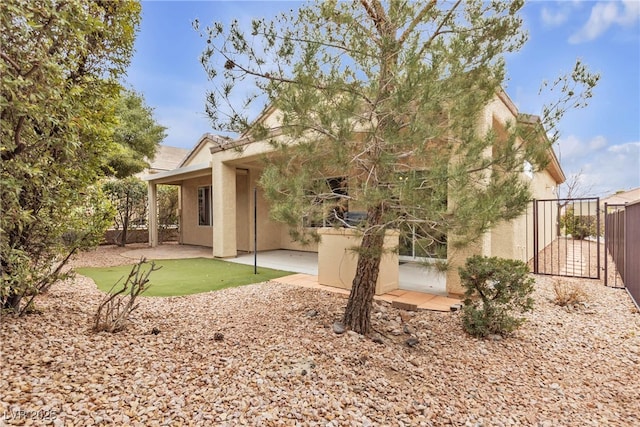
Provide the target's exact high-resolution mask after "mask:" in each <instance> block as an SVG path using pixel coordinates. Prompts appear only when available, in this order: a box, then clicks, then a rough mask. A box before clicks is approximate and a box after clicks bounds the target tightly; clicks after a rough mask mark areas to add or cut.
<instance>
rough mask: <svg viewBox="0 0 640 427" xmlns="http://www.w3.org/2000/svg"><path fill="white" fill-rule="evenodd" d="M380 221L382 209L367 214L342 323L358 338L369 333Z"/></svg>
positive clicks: (379, 252) (379, 248)
mask: <svg viewBox="0 0 640 427" xmlns="http://www.w3.org/2000/svg"><path fill="white" fill-rule="evenodd" d="M381 218H382V206H376V207H374V208H371V209H369V211H368V212H367V223H368V226H369V227H368V229H367V231H366V232H365V233H364V236H363V237H362V243H361V244H360V253H359V255H358V265H357V267H356V275H355V277H354V278H353V283H352V285H351V293H350V294H349V301H348V302H347V307H346V308H345V311H344V317H343V320H342V323H343V324H344V326H345V327H347V328H349V329H351V330H352V331H354V332H357V333H359V334H362V335H366V334H368V333H369V332H371V307H372V305H373V296H374V294H375V290H376V282H377V281H378V272H379V271H380V260H381V258H382V253H383V245H384V229H383V228H382V227H378V226H379V225H380V222H381Z"/></svg>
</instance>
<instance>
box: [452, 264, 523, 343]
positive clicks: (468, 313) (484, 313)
mask: <svg viewBox="0 0 640 427" xmlns="http://www.w3.org/2000/svg"><path fill="white" fill-rule="evenodd" d="M459 272H460V278H461V280H462V285H463V286H464V287H465V293H464V296H465V300H464V307H463V309H462V323H463V327H464V330H465V331H467V332H468V333H469V334H471V335H473V336H475V337H486V336H488V335H490V334H505V333H509V332H512V331H513V330H515V329H517V328H518V327H519V326H520V325H521V324H522V323H523V322H524V320H525V319H524V318H522V317H516V314H517V313H525V312H527V311H531V310H533V299H532V298H531V296H530V295H531V293H532V292H533V283H534V280H533V278H531V277H529V270H528V268H527V265H526V264H525V263H523V262H522V261H516V260H509V259H502V258H497V257H491V258H488V257H483V256H478V255H476V256H473V257H471V258H469V259H467V262H466V264H465V266H464V268H460V269H459Z"/></svg>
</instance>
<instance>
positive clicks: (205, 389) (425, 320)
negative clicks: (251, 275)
mask: <svg viewBox="0 0 640 427" xmlns="http://www.w3.org/2000/svg"><path fill="white" fill-rule="evenodd" d="M119 251H121V249H118V248H113V247H106V248H101V249H99V250H98V251H95V252H91V253H88V254H83V255H82V256H81V257H79V258H78V259H77V260H74V265H75V266H79V265H115V264H121V263H126V262H131V260H123V259H121V258H122V257H120V256H119V255H118V253H119ZM552 280H553V279H552V278H550V277H538V278H537V286H536V291H535V295H534V297H535V299H536V309H535V311H534V312H533V313H532V314H530V315H529V316H528V317H529V321H528V322H527V323H526V324H525V325H524V326H523V327H522V328H521V329H520V330H518V331H516V332H515V333H514V334H513V335H512V336H509V337H504V338H500V337H494V338H493V339H488V340H478V339H475V338H471V337H469V336H467V335H466V334H465V333H464V332H463V331H462V329H461V326H460V319H459V314H457V313H437V312H418V313H409V312H404V311H399V310H397V309H395V308H391V307H390V306H388V305H386V304H384V303H381V304H379V303H375V311H374V316H373V318H374V327H375V329H376V330H377V331H378V332H380V333H381V334H383V335H384V339H383V344H377V343H375V342H373V341H372V340H370V339H368V338H363V337H361V336H359V335H357V334H354V333H351V332H347V333H345V334H342V335H337V334H335V333H334V332H333V330H332V325H333V322H334V321H336V320H338V319H339V318H340V316H341V314H342V310H343V308H344V305H345V302H346V300H345V299H344V298H342V297H340V296H338V295H335V294H331V293H327V292H323V291H318V290H312V289H303V288H296V287H293V286H288V285H281V284H278V283H273V282H271V283H263V284H257V285H250V286H244V287H240V288H233V289H226V290H222V291H218V292H212V293H207V294H200V295H191V296H186V297H175V298H143V299H142V302H141V305H140V308H139V309H138V311H136V312H135V314H134V316H133V318H132V324H131V326H130V328H129V329H128V330H126V331H124V332H120V333H117V334H108V333H97V334H96V333H93V332H91V330H90V326H91V318H92V315H93V313H94V311H95V309H96V306H97V304H98V303H99V301H100V299H101V296H102V294H101V293H100V291H98V290H97V289H96V287H95V284H94V283H93V282H92V281H91V280H89V279H87V278H84V277H81V276H77V277H76V278H75V279H73V280H69V281H67V282H64V283H59V284H56V285H55V286H53V287H52V289H51V290H50V291H49V293H48V294H46V295H43V296H42V297H40V298H39V299H38V300H37V306H38V308H39V311H40V313H39V314H32V315H30V316H28V317H26V318H14V317H7V316H3V317H2V324H1V326H0V339H1V342H2V357H1V361H2V371H1V377H0V410H1V411H2V412H3V418H2V419H1V420H0V423H4V424H8V425H12V424H24V425H43V424H47V423H48V424H52V425H82V426H84V425H97V424H103V425H118V426H121V425H132V426H154V425H172V426H173V425H229V426H235V425H323V426H339V425H340V426H341V425H358V426H360V425H459V426H480V425H484V426H502V425H505V426H506V425H535V426H560V425H566V426H592V425H624V426H635V425H640V405H639V404H638V402H640V387H639V384H638V380H639V378H640V314H638V312H637V310H636V308H635V306H634V305H633V303H632V302H631V300H630V299H629V297H628V295H627V293H626V292H624V291H622V290H619V289H609V288H605V287H603V286H602V285H601V284H600V283H598V282H596V281H580V282H577V283H579V284H580V285H581V286H582V287H583V288H584V290H585V292H586V293H587V295H588V296H589V302H588V304H587V305H586V306H581V307H580V308H575V309H565V308H561V307H558V306H556V305H554V304H553V303H552V302H551V301H550V300H551V298H552V297H553V290H552ZM153 328H157V329H158V330H159V331H160V332H159V333H158V334H152V333H151V330H152V329H153ZM405 331H406V332H409V333H410V334H411V336H413V337H417V338H418V340H419V343H418V345H417V346H415V347H409V346H407V345H406V343H405V341H406V340H407V338H409V337H410V335H409V334H407V333H405ZM216 333H222V334H223V335H224V338H223V339H222V340H216V339H215V338H214V334H216ZM218 338H219V337H218Z"/></svg>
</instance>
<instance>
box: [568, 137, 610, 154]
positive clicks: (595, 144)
mask: <svg viewBox="0 0 640 427" xmlns="http://www.w3.org/2000/svg"><path fill="white" fill-rule="evenodd" d="M606 146H607V139H606V138H605V137H604V136H601V135H600V136H596V137H593V138H591V140H589V141H582V140H580V139H579V138H578V137H576V136H575V135H569V136H568V137H566V138H560V139H559V140H558V148H557V152H558V156H559V157H560V160H564V159H565V158H567V159H575V158H582V157H587V156H589V155H591V154H593V152H595V151H598V150H600V149H601V148H604V147H606Z"/></svg>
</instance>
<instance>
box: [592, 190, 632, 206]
mask: <svg viewBox="0 0 640 427" xmlns="http://www.w3.org/2000/svg"><path fill="white" fill-rule="evenodd" d="M639 200H640V187H638V188H633V189H631V190H627V191H617V192H616V193H614V194H612V195H611V196H608V197H605V198H604V199H600V206H601V208H602V209H604V204H605V203H606V204H607V205H624V204H626V203H633V202H637V201H639Z"/></svg>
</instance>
